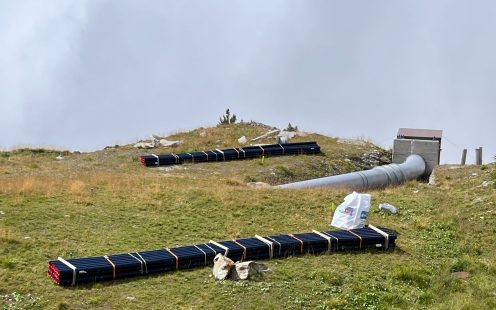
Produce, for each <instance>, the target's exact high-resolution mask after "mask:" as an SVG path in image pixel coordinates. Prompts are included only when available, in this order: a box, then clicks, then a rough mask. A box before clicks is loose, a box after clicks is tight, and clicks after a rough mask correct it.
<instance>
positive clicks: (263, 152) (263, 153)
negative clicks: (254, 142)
mask: <svg viewBox="0 0 496 310" xmlns="http://www.w3.org/2000/svg"><path fill="white" fill-rule="evenodd" d="M258 147H259V148H261V149H262V156H264V155H265V150H264V149H263V147H262V146H261V145H259V146H258Z"/></svg>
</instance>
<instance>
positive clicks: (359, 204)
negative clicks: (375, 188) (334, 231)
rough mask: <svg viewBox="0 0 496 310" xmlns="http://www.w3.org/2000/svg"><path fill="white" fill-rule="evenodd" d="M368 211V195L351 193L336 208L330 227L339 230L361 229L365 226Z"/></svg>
mask: <svg viewBox="0 0 496 310" xmlns="http://www.w3.org/2000/svg"><path fill="white" fill-rule="evenodd" d="M369 209H370V194H359V193H357V192H353V193H351V194H349V195H348V196H346V197H345V198H344V202H343V203H342V204H340V205H339V206H338V207H337V208H336V211H335V212H334V216H333V217H332V222H331V225H332V226H334V227H337V228H341V229H354V228H362V227H363V226H365V220H366V219H367V216H368V215H369Z"/></svg>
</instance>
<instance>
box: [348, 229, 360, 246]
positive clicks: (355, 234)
mask: <svg viewBox="0 0 496 310" xmlns="http://www.w3.org/2000/svg"><path fill="white" fill-rule="evenodd" d="M348 232H350V233H352V234H354V235H355V236H357V237H358V239H360V249H361V248H362V237H360V235H358V234H355V233H354V232H352V231H351V230H348Z"/></svg>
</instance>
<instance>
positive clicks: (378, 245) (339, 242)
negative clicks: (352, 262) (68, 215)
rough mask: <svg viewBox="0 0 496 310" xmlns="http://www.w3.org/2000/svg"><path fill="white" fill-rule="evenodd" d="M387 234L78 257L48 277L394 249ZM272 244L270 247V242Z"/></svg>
mask: <svg viewBox="0 0 496 310" xmlns="http://www.w3.org/2000/svg"><path fill="white" fill-rule="evenodd" d="M380 230H382V232H383V233H385V234H387V236H388V237H387V238H386V236H385V235H382V234H380V233H378V232H377V231H375V230H373V229H371V228H367V227H366V228H360V229H354V230H350V231H347V230H340V231H325V232H319V233H315V232H312V233H301V234H294V235H274V236H266V237H262V239H264V240H265V242H264V241H262V240H260V239H258V238H245V239H237V240H232V241H221V242H214V243H206V244H197V245H191V246H183V247H176V248H170V249H159V250H154V251H144V252H134V253H126V254H117V255H109V256H99V257H87V258H74V259H68V260H67V262H68V263H70V264H72V265H73V266H74V267H75V271H73V269H71V268H70V267H69V266H68V265H66V264H65V263H64V262H62V261H60V260H53V261H50V262H49V268H48V274H49V276H50V277H51V278H52V279H53V280H54V281H55V283H57V284H58V285H63V286H68V285H73V284H79V283H85V282H99V281H107V280H116V279H123V278H129V277H134V276H140V275H146V274H153V273H161V272H167V271H173V270H179V269H191V268H195V267H201V266H207V265H210V264H212V263H213V259H214V257H215V256H216V255H217V254H218V253H222V254H225V255H226V256H227V257H229V258H230V259H232V260H234V261H241V260H243V261H246V260H263V259H268V258H282V257H288V256H294V255H300V254H306V253H310V254H318V253H323V252H333V251H334V252H335V251H352V250H365V249H385V248H391V247H394V245H395V240H396V234H395V233H394V232H392V231H390V230H388V229H386V228H380ZM267 241H269V242H270V244H271V245H269V244H268V243H267Z"/></svg>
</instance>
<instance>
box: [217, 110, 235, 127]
mask: <svg viewBox="0 0 496 310" xmlns="http://www.w3.org/2000/svg"><path fill="white" fill-rule="evenodd" d="M236 119H237V118H236V114H233V115H231V111H229V109H227V110H226V113H225V114H224V115H222V116H221V117H220V119H219V125H227V124H234V123H236Z"/></svg>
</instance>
